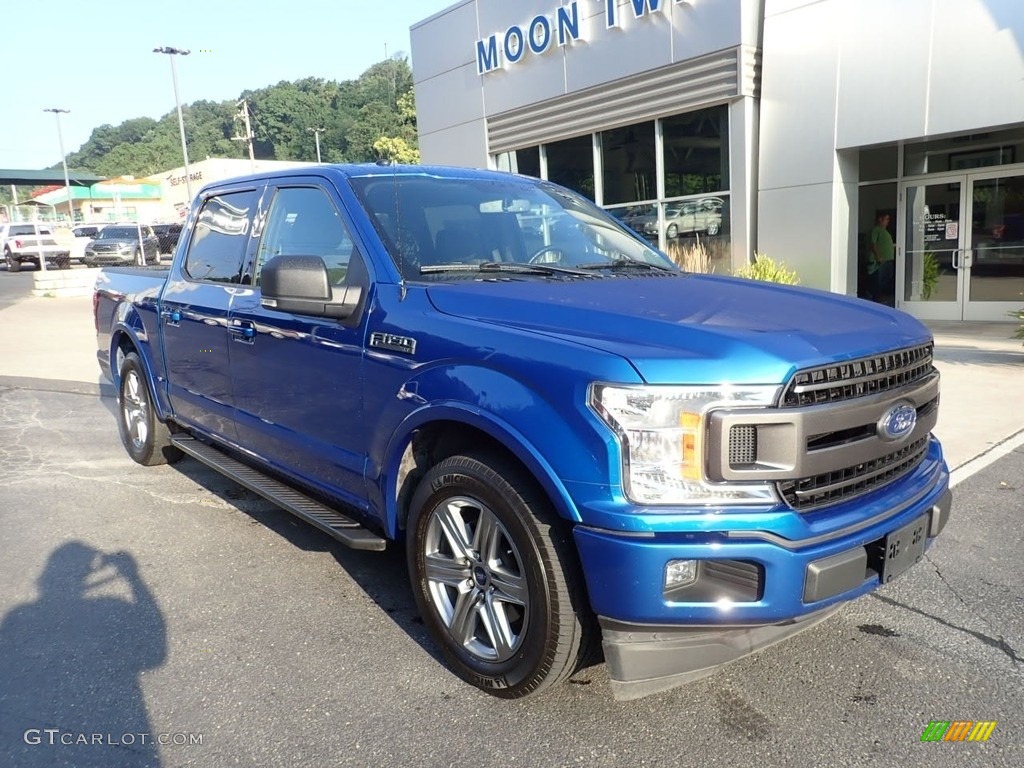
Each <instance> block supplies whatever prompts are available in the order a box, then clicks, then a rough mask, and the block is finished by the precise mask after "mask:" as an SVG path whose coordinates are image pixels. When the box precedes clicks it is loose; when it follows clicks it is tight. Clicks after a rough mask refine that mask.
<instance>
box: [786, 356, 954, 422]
mask: <svg viewBox="0 0 1024 768" xmlns="http://www.w3.org/2000/svg"><path fill="white" fill-rule="evenodd" d="M932 351H933V345H932V344H923V345H921V346H919V347H911V348H909V349H900V350H896V351H895V352H887V353H885V354H884V355H876V356H874V357H863V358H860V359H857V360H850V361H847V362H845V363H837V364H835V365H823V366H819V367H817V368H807V369H804V370H802V371H797V372H796V373H795V374H794V375H793V378H792V379H791V380H790V382H789V385H788V386H787V387H786V391H785V393H784V394H783V396H782V407H783V408H793V407H799V406H804V405H818V404H821V403H834V402H839V401H842V400H851V399H853V398H855V397H864V396H865V395H875V394H878V393H879V392H887V391H889V390H893V389H899V388H900V387H904V386H906V385H908V384H912V383H914V382H915V381H919V380H921V379H923V378H925V377H926V376H928V375H929V374H930V373H931V372H932V371H933V370H935V369H934V366H933V365H932Z"/></svg>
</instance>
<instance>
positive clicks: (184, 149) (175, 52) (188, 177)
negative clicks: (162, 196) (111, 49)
mask: <svg viewBox="0 0 1024 768" xmlns="http://www.w3.org/2000/svg"><path fill="white" fill-rule="evenodd" d="M153 53H166V54H167V55H168V56H169V57H170V59H171V79H172V80H173V81H174V103H175V105H176V106H177V107H178V129H179V130H180V131H181V154H182V157H184V158H185V189H187V190H188V202H189V205H191V204H192V174H191V173H189V170H188V145H187V144H186V143H185V118H184V117H182V115H181V99H180V98H178V71H177V70H176V69H175V68H174V57H175V56H179V55H180V56H188V55H189V54H190V53H191V51H187V50H185V49H183V48H171V47H170V46H167V45H165V46H161V47H160V48H154V49H153Z"/></svg>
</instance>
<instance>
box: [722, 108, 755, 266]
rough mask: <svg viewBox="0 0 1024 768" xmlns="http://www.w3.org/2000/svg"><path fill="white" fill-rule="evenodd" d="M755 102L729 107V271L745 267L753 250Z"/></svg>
mask: <svg viewBox="0 0 1024 768" xmlns="http://www.w3.org/2000/svg"><path fill="white" fill-rule="evenodd" d="M757 146H758V105H757V99H754V98H751V97H744V98H742V99H739V100H738V101H734V102H733V103H732V104H730V105H729V204H730V212H729V213H730V215H729V218H730V220H731V222H732V269H736V268H737V267H741V266H743V265H745V264H747V263H748V262H749V261H750V259H751V257H752V256H753V254H754V251H755V250H756V248H757V178H758V169H757V162H758V155H757Z"/></svg>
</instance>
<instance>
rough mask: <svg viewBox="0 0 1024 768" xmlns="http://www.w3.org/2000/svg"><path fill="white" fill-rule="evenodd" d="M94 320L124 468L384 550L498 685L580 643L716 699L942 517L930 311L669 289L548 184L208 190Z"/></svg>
mask: <svg viewBox="0 0 1024 768" xmlns="http://www.w3.org/2000/svg"><path fill="white" fill-rule="evenodd" d="M94 307H95V320H96V329H97V336H98V343H99V352H98V357H99V363H100V366H101V367H102V369H103V371H104V373H105V374H107V375H108V376H109V377H110V378H111V379H112V381H113V382H114V384H115V385H116V388H117V391H118V393H119V399H118V414H119V418H118V422H119V428H120V433H121V438H122V440H123V442H124V445H125V448H126V449H127V451H128V453H129V454H130V456H131V457H132V458H133V459H134V460H135V461H137V462H139V463H141V464H145V465H152V464H159V463H163V462H169V461H173V460H175V459H177V458H180V457H181V456H182V455H184V454H187V455H189V456H192V457H194V458H196V459H198V460H199V461H201V462H205V463H206V464H209V465H211V466H213V467H215V468H216V469H218V470H220V471H221V472H223V473H225V474H226V475H228V476H230V477H232V478H234V479H235V480H237V481H238V482H239V483H241V484H242V485H245V486H247V487H248V488H250V489H253V490H254V491H257V492H259V493H261V494H263V495H264V496H266V497H267V498H270V499H271V500H273V501H274V502H276V503H277V504H279V505H280V506H281V507H283V508H285V509H287V510H288V511H290V512H292V513H294V514H296V515H298V516H300V517H302V518H304V519H305V520H307V521H309V522H310V523H312V524H313V525H316V526H317V527H319V528H321V529H322V530H324V531H325V532H327V533H328V534H329V535H331V536H334V537H335V538H337V539H338V540H340V541H342V542H344V543H346V544H348V545H350V546H352V547H356V548H360V549H383V548H384V547H385V544H386V543H388V542H394V543H395V544H397V545H399V546H402V547H404V548H405V551H406V553H407V560H408V566H409V572H410V577H411V581H412V587H413V591H414V593H415V598H416V602H417V604H418V607H419V609H420V610H421V612H422V617H423V620H424V622H425V624H426V626H427V628H428V629H429V631H430V633H431V635H432V636H433V638H434V639H435V640H436V642H437V643H438V645H439V646H440V648H441V649H442V650H443V652H444V654H445V657H446V658H447V660H448V661H449V663H450V664H451V666H452V668H453V669H454V670H455V671H456V672H457V673H458V674H459V675H460V676H461V677H462V678H464V679H465V680H467V681H469V682H470V683H472V684H473V685H476V686H478V687H480V688H481V689H484V690H486V691H489V692H491V693H493V694H495V695H497V696H502V697H508V698H512V697H522V696H528V695H531V694H534V693H538V692H540V691H543V690H545V689H546V688H548V687H550V686H551V685H553V684H555V683H557V682H560V681H562V680H564V679H565V678H566V677H567V676H568V675H570V674H571V673H572V672H573V671H574V670H576V669H577V668H578V667H579V666H580V665H582V664H585V663H587V660H588V659H592V658H594V657H595V653H594V652H595V651H596V650H597V649H598V648H599V647H600V646H599V645H598V643H601V644H602V645H603V650H604V658H605V660H606V662H607V664H608V670H609V675H610V678H611V681H612V688H613V693H614V694H615V695H616V696H617V697H620V698H632V697H636V696H641V695H645V694H648V693H652V692H655V691H659V690H663V689H666V688H669V687H671V686H674V685H678V684H680V683H682V682H686V681H689V680H694V679H697V678H699V677H702V676H704V675H706V674H708V673H709V672H711V671H712V670H713V669H715V668H716V667H718V666H720V665H722V664H724V663H726V662H728V661H731V660H733V659H736V658H739V657H740V656H743V655H745V654H747V653H750V652H752V651H755V650H758V649H760V648H763V647H765V646H767V645H769V644H771V643H773V642H776V641H778V640H780V639H782V638H784V637H787V636H789V635H791V634H794V633H795V632H797V631H799V630H801V629H804V628H806V627H809V626H811V625H813V624H814V623H816V622H817V621H819V620H821V619H823V618H825V617H826V616H828V615H829V614H830V613H831V612H832V611H834V610H835V609H836V608H837V607H839V606H840V605H841V604H843V603H845V602H847V601H849V600H851V599H853V598H856V597H858V596H860V595H863V594H864V593H866V592H869V591H871V590H873V589H876V588H877V587H878V586H879V585H880V584H883V583H885V582H887V581H889V580H890V579H892V578H894V577H896V576H899V575H900V573H901V572H903V571H904V570H905V569H907V568H908V567H910V566H912V565H913V564H914V563H915V562H917V561H918V560H919V559H920V558H921V557H922V555H923V553H924V552H925V550H926V549H927V547H928V546H929V545H930V544H931V542H932V541H933V540H934V538H935V537H936V536H937V535H938V534H939V533H940V532H941V531H942V528H943V526H944V525H945V523H946V521H947V519H948V515H949V509H950V501H951V495H950V491H949V487H948V485H949V483H948V480H949V475H948V470H947V468H946V465H945V463H944V461H943V457H942V452H941V449H940V447H939V444H938V442H937V441H936V440H935V438H934V437H932V435H931V430H932V428H933V427H934V425H935V422H936V418H937V412H938V403H939V375H938V373H937V372H936V370H935V369H934V367H933V365H932V338H931V336H930V334H929V333H928V331H927V329H926V328H924V327H923V326H922V325H921V324H920V323H918V322H917V321H916V320H914V319H913V318H911V317H909V316H907V315H905V314H903V313H901V312H896V311H893V310H889V309H887V308H885V307H880V306H877V305H873V304H868V303H866V302H862V301H859V300H856V299H850V298H846V297H842V296H837V295H833V294H829V293H825V292H821V291H814V290H805V289H797V288H789V287H782V286H776V285H770V284H766V283H755V282H751V281H744V280H738V279H733V278H726V277H715V276H705V275H692V274H686V273H684V272H681V271H679V270H678V269H676V268H675V267H674V266H673V265H672V264H671V262H670V261H669V260H668V259H667V258H666V257H665V256H664V255H663V254H661V253H660V252H658V251H656V250H653V249H652V248H651V247H650V246H649V245H648V244H647V243H646V242H644V241H643V240H641V239H639V238H638V237H637V236H636V235H635V234H633V233H631V232H630V231H629V230H627V229H625V228H624V227H622V226H621V225H620V224H618V223H617V222H616V221H615V220H614V219H612V218H611V217H609V216H607V215H606V214H605V213H604V212H602V211H601V210H599V209H598V208H597V207H595V206H594V205H593V204H592V203H590V202H589V201H587V200H586V199H584V198H582V197H581V196H579V195H577V194H575V193H574V192H570V191H568V190H566V189H564V188H561V187H559V186H557V185H554V184H551V183H548V182H545V181H540V180H537V179H528V178H525V177H519V176H515V175H510V174H503V173H497V172H486V171H472V170H463V169H447V168H431V167H409V168H404V167H394V166H372V165H371V166H348V167H346V166H318V167H312V168H308V169H301V170H290V171H286V172H279V173H270V174H266V175H259V176H253V177H248V178H242V179H233V180H230V181H225V182H220V183H217V184H213V185H210V186H207V187H206V188H204V189H203V191H202V192H201V193H200V194H199V195H198V196H197V198H196V200H195V201H194V203H193V206H192V210H191V212H190V214H189V218H188V221H187V222H186V225H185V227H184V229H183V231H182V234H181V238H180V241H179V243H178V247H177V251H176V253H175V256H174V261H173V263H172V265H171V266H170V268H169V270H166V269H165V270H162V271H158V270H145V269H143V268H138V269H130V268H126V269H117V268H115V269H109V270H106V271H104V272H103V273H101V275H100V277H99V281H98V283H97V286H96V293H95V299H94Z"/></svg>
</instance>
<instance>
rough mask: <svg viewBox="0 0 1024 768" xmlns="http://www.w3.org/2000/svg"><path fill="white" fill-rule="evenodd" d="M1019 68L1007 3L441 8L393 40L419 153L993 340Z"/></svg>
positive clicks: (1018, 261) (579, 3) (1003, 295)
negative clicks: (966, 325) (882, 263)
mask: <svg viewBox="0 0 1024 768" xmlns="http://www.w3.org/2000/svg"><path fill="white" fill-rule="evenodd" d="M1022 45H1024V5H1022V4H1021V2H1020V0H899V2H893V0H517V2H514V3H510V2H506V0H462V1H461V2H458V3H456V4H454V5H452V6H451V7H450V8H448V9H447V10H445V11H443V12H441V13H439V14H436V15H434V16H432V17H431V18H429V19H426V20H425V21H423V22H420V23H419V24H417V25H416V26H414V27H413V29H412V61H413V74H414V79H415V87H416V104H417V117H418V125H419V132H420V149H421V152H422V156H423V162H424V163H438V164H450V165H463V166H473V167H491V168H498V169H504V170H510V171H516V172H520V173H526V174H530V175H535V176H539V177H542V178H547V179H551V180H552V181H556V182H558V183H561V184H564V185H566V186H569V187H572V188H574V189H576V190H577V191H579V192H581V193H583V194H585V195H587V196H588V197H590V198H591V199H593V200H594V201H595V202H596V203H597V204H598V205H600V206H602V207H603V208H605V209H606V210H608V211H609V212H611V213H612V214H613V215H616V216H617V217H619V218H620V219H621V220H623V222H624V223H626V224H628V225H629V226H632V227H633V228H634V229H635V230H636V231H638V232H639V233H641V234H643V235H644V236H646V237H648V238H649V239H651V240H652V241H653V242H656V243H658V244H659V245H660V247H662V248H663V249H665V250H666V251H668V252H669V253H670V255H673V256H674V257H678V256H679V255H680V254H683V253H684V252H686V251H688V250H691V249H692V248H693V247H694V246H695V245H698V244H699V245H700V246H703V248H704V249H706V252H707V253H708V255H709V256H710V258H711V265H712V267H713V268H714V269H715V271H717V272H728V271H731V270H732V269H734V268H736V267H737V266H740V265H742V264H744V263H746V262H747V261H748V260H749V258H750V257H751V255H752V254H753V253H754V252H755V251H758V252H761V253H765V254H768V255H770V256H772V257H774V258H776V259H779V260H782V261H784V262H785V263H786V264H787V265H788V266H789V267H791V268H793V269H795V270H796V271H797V272H798V273H799V275H800V277H801V280H802V283H803V284H804V285H809V286H812V287H818V288H824V289H829V290H832V291H835V292H838V293H844V294H849V295H861V296H865V297H868V298H873V299H875V300H878V301H883V302H885V303H889V304H894V305H896V306H898V307H900V308H902V309H905V310H907V311H909V312H911V313H913V314H915V315H917V316H919V317H922V318H925V319H959V320H1007V319H1008V318H1007V312H1009V311H1010V310H1016V309H1020V308H1021V307H1024V55H1022ZM886 215H887V216H888V218H887V219H886V218H885V216H886ZM883 230H885V231H886V232H888V235H887V236H888V237H889V238H891V240H890V242H892V243H893V244H894V247H893V248H892V249H891V250H892V253H893V258H894V262H893V263H894V268H891V274H892V278H891V279H890V282H889V283H888V284H886V283H885V282H884V281H882V280H881V279H880V277H881V275H882V274H885V272H884V270H883V271H882V272H881V273H880V272H877V271H875V264H874V263H873V262H874V260H875V257H874V256H872V255H870V254H871V252H872V250H873V249H872V243H880V244H881V251H882V252H883V254H882V256H883V258H884V255H885V254H884V251H885V250H886V249H885V247H884V241H885V237H886V235H884V234H882V232H883Z"/></svg>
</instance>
